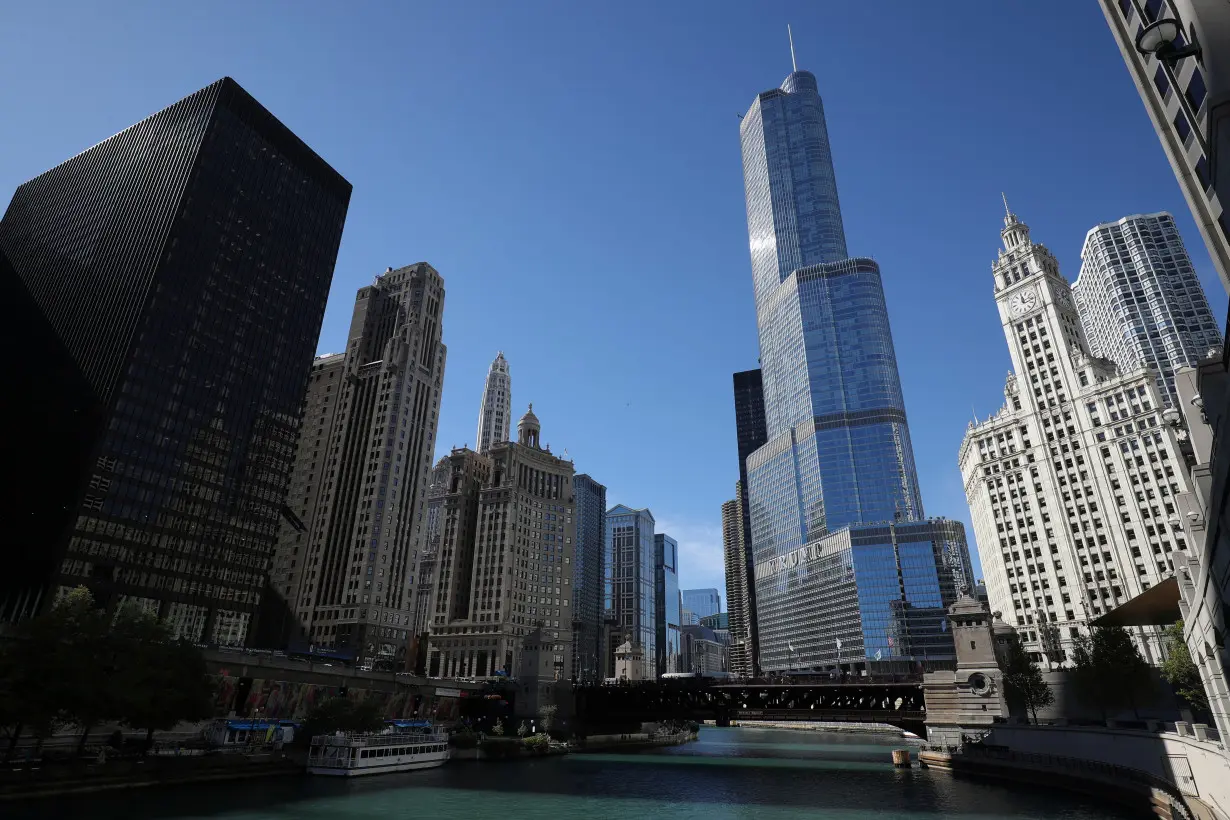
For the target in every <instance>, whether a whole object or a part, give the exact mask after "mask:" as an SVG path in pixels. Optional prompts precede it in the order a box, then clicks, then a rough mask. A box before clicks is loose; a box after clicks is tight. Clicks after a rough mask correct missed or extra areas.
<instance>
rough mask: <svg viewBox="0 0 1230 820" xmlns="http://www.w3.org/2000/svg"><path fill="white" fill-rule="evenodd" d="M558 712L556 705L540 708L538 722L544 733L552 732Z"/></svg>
mask: <svg viewBox="0 0 1230 820" xmlns="http://www.w3.org/2000/svg"><path fill="white" fill-rule="evenodd" d="M556 711H558V707H556V706H554V705H549V706H542V707H539V709H538V722H539V724H540V725H541V726H542V729H543V731H544V732H546V731H550V729H551V724H553V723H554V722H555V713H556Z"/></svg>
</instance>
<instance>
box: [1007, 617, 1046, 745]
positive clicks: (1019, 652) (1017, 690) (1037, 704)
mask: <svg viewBox="0 0 1230 820" xmlns="http://www.w3.org/2000/svg"><path fill="white" fill-rule="evenodd" d="M1004 694H1005V695H1006V696H1007V698H1008V699H1009V700H1010V701H1012V702H1014V704H1015V705H1019V706H1020V707H1022V708H1024V709H1027V710H1028V711H1029V713H1030V714H1031V715H1033V719H1034V723H1035V724H1037V722H1038V710H1039V709H1041V708H1045V707H1047V706H1050V705H1051V704H1052V703H1054V702H1055V693H1054V692H1052V691H1051V687H1050V686H1049V685H1047V682H1046V681H1045V680H1044V679H1043V677H1042V670H1041V669H1039V668H1038V667H1037V666H1035V665H1034V662H1033V661H1032V660H1030V658H1029V653H1027V652H1026V651H1025V647H1024V646H1023V645H1022V644H1021V639H1020V638H1018V637H1015V636H1014V637H1013V639H1012V640H1011V641H1009V643H1008V647H1007V653H1006V656H1005V664H1004Z"/></svg>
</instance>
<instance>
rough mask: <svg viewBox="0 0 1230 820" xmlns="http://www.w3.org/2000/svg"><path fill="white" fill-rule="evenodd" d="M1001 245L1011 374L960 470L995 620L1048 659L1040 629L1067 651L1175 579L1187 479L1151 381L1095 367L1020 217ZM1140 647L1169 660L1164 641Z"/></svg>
mask: <svg viewBox="0 0 1230 820" xmlns="http://www.w3.org/2000/svg"><path fill="white" fill-rule="evenodd" d="M1001 236H1002V238H1003V243H1004V247H1003V249H1002V250H1000V252H999V258H998V259H997V260H996V261H995V263H994V265H993V268H992V270H993V274H994V286H995V302H996V305H997V306H998V308H999V314H1000V320H1001V321H1002V323H1003V327H1004V336H1005V338H1006V339H1007V341H1008V349H1009V352H1010V353H1011V356H1012V369H1013V372H1012V373H1010V374H1009V375H1008V380H1007V384H1006V385H1005V387H1004V406H1003V407H1002V408H1000V410H999V411H997V412H996V413H995V415H993V416H992V417H991V418H989V419H987V420H985V421H983V422H981V423H977V424H975V423H971V424H970V427H969V429H968V430H967V431H966V434H965V439H964V441H963V442H962V443H961V450H960V455H959V461H960V466H961V474H962V478H963V479H964V482H965V494H966V497H967V498H968V500H969V506H970V514H971V516H972V518H973V523H974V532H975V535H976V536H977V539H978V550H979V554H980V555H981V557H982V569H983V574H984V577H985V579H986V584H987V594H988V596H989V598H990V602H991V608H992V609H993V610H998V611H1001V612H1002V613H1003V617H1004V619H1005V620H1006V621H1007V622H1008V623H1009V624H1011V625H1013V626H1015V627H1016V628H1017V630H1018V633H1019V634H1020V635H1021V637H1022V639H1023V641H1024V643H1025V646H1026V647H1027V649H1029V650H1030V651H1031V652H1033V653H1035V654H1036V655H1039V656H1040V655H1041V654H1043V653H1044V652H1045V651H1046V650H1045V649H1044V645H1043V640H1042V630H1043V629H1046V630H1051V629H1058V630H1059V635H1060V637H1061V639H1062V642H1063V645H1064V646H1068V645H1069V644H1070V641H1071V639H1072V637H1074V636H1075V635H1076V634H1077V632H1078V631H1079V630H1081V629H1083V628H1085V627H1086V626H1087V625H1088V624H1089V622H1090V621H1092V620H1094V619H1095V618H1097V617H1098V616H1099V615H1102V614H1103V613H1105V612H1108V611H1109V610H1112V609H1114V608H1115V607H1116V606H1118V605H1119V604H1122V603H1124V602H1125V601H1127V600H1128V599H1129V598H1131V597H1133V596H1134V595H1136V594H1138V593H1139V592H1141V590H1143V589H1147V588H1149V587H1151V586H1154V585H1156V584H1157V583H1158V582H1159V581H1161V580H1162V579H1164V578H1166V577H1167V576H1169V575H1171V574H1172V573H1173V571H1174V567H1173V563H1172V559H1171V558H1170V554H1171V553H1172V552H1174V551H1176V550H1179V551H1181V550H1184V549H1185V547H1186V541H1185V538H1184V535H1183V533H1182V528H1181V525H1177V524H1176V523H1173V522H1172V520H1171V518H1172V516H1175V514H1176V501H1175V499H1176V496H1178V495H1180V494H1181V493H1184V492H1187V490H1188V478H1187V475H1186V470H1185V469H1184V465H1185V462H1184V458H1183V456H1182V454H1181V453H1180V451H1179V446H1178V441H1177V439H1176V433H1175V430H1174V428H1172V427H1171V426H1169V425H1167V424H1163V423H1162V410H1163V404H1162V398H1161V395H1160V393H1159V392H1158V389H1157V380H1156V377H1155V374H1154V372H1153V371H1151V370H1148V369H1145V368H1137V369H1135V370H1132V371H1129V372H1126V373H1125V372H1121V371H1120V370H1118V369H1117V368H1116V366H1115V364H1114V363H1113V362H1111V361H1110V360H1108V359H1100V358H1095V357H1094V356H1093V355H1092V353H1091V351H1090V347H1089V343H1088V341H1087V339H1086V336H1085V329H1084V328H1083V327H1082V326H1081V321H1080V317H1079V315H1078V313H1077V308H1076V303H1075V301H1074V300H1073V298H1072V293H1071V287H1070V286H1069V285H1068V282H1067V280H1066V279H1064V278H1063V276H1062V275H1060V272H1059V263H1058V262H1056V261H1055V257H1054V256H1053V255H1052V254H1051V252H1050V251H1049V250H1047V249H1046V247H1044V246H1043V245H1040V244H1038V243H1036V242H1034V241H1032V240H1031V239H1030V235H1029V228H1028V227H1027V226H1026V225H1025V224H1024V223H1022V222H1020V221H1019V220H1018V219H1017V218H1016V216H1015V215H1013V214H1012V213H1009V214H1008V215H1007V216H1005V218H1004V229H1003V231H1002V233H1001ZM1043 624H1046V625H1047V626H1045V627H1043V626H1042V625H1043ZM1139 637H1141V638H1145V640H1141V648H1142V649H1143V650H1144V651H1145V653H1146V658H1148V659H1150V660H1152V661H1157V660H1158V659H1160V657H1161V655H1160V652H1159V648H1158V646H1157V643H1156V640H1155V639H1154V638H1155V635H1154V634H1152V633H1141V635H1140V636H1139ZM1063 651H1064V652H1066V649H1065V650H1063ZM1048 660H1049V661H1051V662H1062V661H1063V660H1064V658H1063V657H1058V658H1056V657H1050V658H1048Z"/></svg>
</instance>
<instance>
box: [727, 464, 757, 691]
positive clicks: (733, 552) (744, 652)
mask: <svg viewBox="0 0 1230 820" xmlns="http://www.w3.org/2000/svg"><path fill="white" fill-rule="evenodd" d="M745 504H746V498H745V497H744V496H743V485H741V484H736V485H735V498H732V499H731V500H730V501H727V502H725V503H723V504H722V558H723V563H724V564H725V568H726V608H727V610H728V612H729V613H730V672H731V674H732V675H734V676H735V677H739V678H750V677H753V674H754V673H753V665H752V651H753V650H752V637H751V632H750V628H749V621H750V612H749V609H750V607H749V606H748V593H747V589H748V578H749V577H750V576H751V573H750V572H749V570H748V568H747V553H748V550H747V542H746V541H745V540H744V537H745V534H746V530H745V529H744V526H743V509H744V506H745Z"/></svg>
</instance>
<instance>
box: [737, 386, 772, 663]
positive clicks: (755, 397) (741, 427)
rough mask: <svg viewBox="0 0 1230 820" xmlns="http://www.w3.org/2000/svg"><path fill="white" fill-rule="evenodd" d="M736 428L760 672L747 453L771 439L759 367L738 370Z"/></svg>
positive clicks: (751, 627) (752, 631) (751, 624)
mask: <svg viewBox="0 0 1230 820" xmlns="http://www.w3.org/2000/svg"><path fill="white" fill-rule="evenodd" d="M735 430H736V435H737V436H738V441H739V487H740V488H741V492H740V493H739V503H740V504H741V505H742V506H743V544H744V547H745V549H746V551H747V614H748V632H749V637H750V638H751V640H752V666H753V669H754V670H755V673H756V674H759V672H760V639H759V636H758V635H757V632H756V629H757V626H756V624H757V622H756V582H755V577H756V576H755V572H754V568H755V565H756V561H755V558H754V557H753V555H752V516H751V513H750V512H749V511H748V507H747V457H748V456H749V455H751V454H752V453H753V452H755V451H756V450H757V449H758V448H759V447H760V446H761V445H763V444H764V443H765V442H767V441H768V440H769V436H768V432H767V430H766V427H765V417H764V383H763V382H762V381H761V378H760V371H759V370H744V371H743V372H741V373H736V374H735Z"/></svg>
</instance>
